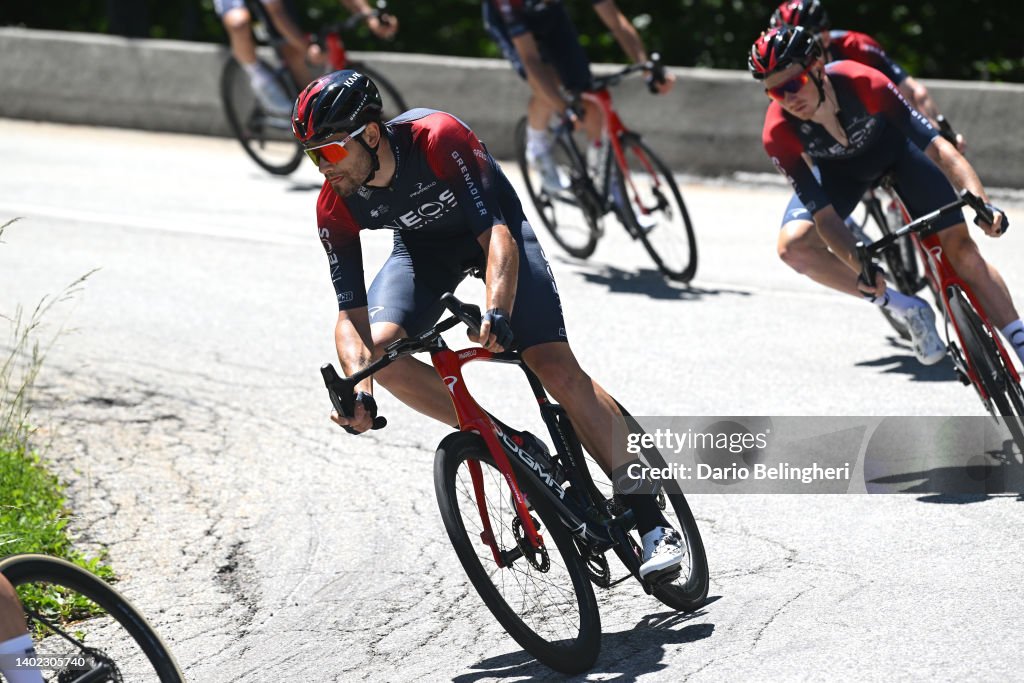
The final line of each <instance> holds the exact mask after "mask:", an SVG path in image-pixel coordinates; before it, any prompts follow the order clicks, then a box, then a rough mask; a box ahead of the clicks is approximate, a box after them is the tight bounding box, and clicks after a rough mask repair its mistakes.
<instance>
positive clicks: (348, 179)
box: [328, 154, 373, 198]
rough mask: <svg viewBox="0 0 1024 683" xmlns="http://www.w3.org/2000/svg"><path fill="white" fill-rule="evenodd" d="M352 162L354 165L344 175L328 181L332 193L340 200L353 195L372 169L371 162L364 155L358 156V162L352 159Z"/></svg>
mask: <svg viewBox="0 0 1024 683" xmlns="http://www.w3.org/2000/svg"><path fill="white" fill-rule="evenodd" d="M353 156H354V155H353ZM352 161H353V162H355V163H353V164H352V166H351V167H349V168H348V169H346V170H345V172H344V173H341V174H338V175H337V176H334V177H332V178H331V179H330V180H329V181H328V182H330V184H331V189H332V190H334V193H335V194H336V195H338V196H339V197H342V198H345V197H351V196H352V195H353V194H355V193H356V190H358V189H359V188H360V187H361V186H362V183H363V179H364V178H365V177H366V176H368V175H369V174H370V170H371V169H372V168H373V162H372V160H371V159H370V158H369V156H368V155H366V154H360V155H359V159H358V160H357V159H355V158H353V159H352Z"/></svg>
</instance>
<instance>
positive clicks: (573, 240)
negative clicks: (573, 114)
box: [515, 116, 601, 259]
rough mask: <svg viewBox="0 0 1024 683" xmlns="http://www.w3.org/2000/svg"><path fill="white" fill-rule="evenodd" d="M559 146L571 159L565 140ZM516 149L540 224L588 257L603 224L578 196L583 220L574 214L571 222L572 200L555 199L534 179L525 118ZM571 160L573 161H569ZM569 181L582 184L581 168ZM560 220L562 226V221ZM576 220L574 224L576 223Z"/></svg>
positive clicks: (561, 243)
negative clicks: (577, 219) (527, 143)
mask: <svg viewBox="0 0 1024 683" xmlns="http://www.w3.org/2000/svg"><path fill="white" fill-rule="evenodd" d="M555 144H556V148H557V149H558V150H560V154H561V156H562V157H563V158H564V157H568V158H569V159H571V156H572V155H570V154H568V153H567V152H565V146H566V145H565V142H563V141H562V140H558V141H556V143H555ZM515 148H516V162H517V163H518V164H519V171H520V173H521V174H522V177H523V183H524V184H525V185H526V192H527V194H528V195H529V196H530V201H531V202H532V203H533V208H534V210H535V211H536V212H537V215H538V216H539V217H540V221H541V223H543V224H544V227H545V228H546V229H547V231H548V232H549V233H550V234H551V237H553V238H554V240H555V242H557V243H558V246H560V247H561V248H562V249H564V250H565V252H566V253H567V254H569V255H570V256H573V257H575V258H578V259H586V258H589V257H590V256H591V255H592V254H593V253H594V250H595V249H597V240H598V238H599V237H600V234H601V231H600V227H599V226H598V225H597V224H596V221H597V220H598V219H597V217H596V216H595V217H589V216H588V215H587V212H586V211H585V210H584V209H583V208H582V205H580V202H579V199H578V198H577V199H575V200H574V201H575V202H576V203H577V204H578V206H576V207H575V209H572V210H575V211H578V212H579V214H580V217H581V218H582V219H583V220H582V224H580V221H576V220H575V218H576V216H573V219H574V220H572V221H570V220H568V219H567V218H566V217H565V213H566V212H570V211H571V210H570V209H569V207H570V206H571V204H570V202H568V201H562V200H559V199H558V198H552V197H551V196H550V195H549V194H548V192H547V190H545V189H544V188H543V187H542V186H541V184H540V182H539V180H537V179H535V178H534V173H533V171H532V170H531V168H530V164H529V162H528V161H527V160H526V117H525V116H524V117H523V118H521V119H519V122H518V123H517V124H516V129H515ZM570 163H571V162H570ZM569 175H570V182H572V183H577V184H578V183H579V182H581V180H580V179H581V178H582V174H581V172H580V170H579V169H572V170H571V172H570V174H569ZM566 192H567V195H566V198H567V197H568V195H569V194H572V193H573V190H572V189H570V190H567V191H566ZM556 205H557V206H561V207H563V208H564V211H563V213H562V216H561V220H560V216H559V214H558V211H559V210H558V209H556ZM560 222H561V225H559V223H560ZM574 223H575V225H574Z"/></svg>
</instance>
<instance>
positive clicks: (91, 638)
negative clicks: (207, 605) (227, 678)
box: [0, 555, 184, 683]
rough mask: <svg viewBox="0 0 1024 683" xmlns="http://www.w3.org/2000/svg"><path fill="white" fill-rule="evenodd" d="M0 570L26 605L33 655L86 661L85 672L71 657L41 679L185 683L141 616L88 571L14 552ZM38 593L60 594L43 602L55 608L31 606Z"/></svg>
mask: <svg viewBox="0 0 1024 683" xmlns="http://www.w3.org/2000/svg"><path fill="white" fill-rule="evenodd" d="M0 573H3V575H4V576H5V577H7V580H8V581H10V582H11V584H12V585H13V586H14V587H15V588H16V589H17V591H18V595H19V597H20V598H21V601H22V604H24V605H25V612H26V615H27V616H28V621H29V632H30V633H32V636H33V641H34V642H35V648H36V655H37V656H39V657H43V658H54V657H69V656H70V657H73V658H79V657H80V658H84V659H85V666H84V670H82V669H83V667H81V666H79V665H80V662H74V661H72V662H71V664H70V665H69V666H68V667H67V668H66V669H64V670H63V671H46V672H44V675H46V676H50V675H51V674H52V676H53V677H52V678H49V677H47V678H46V680H54V681H58V680H59V681H74V680H89V681H122V680H123V681H125V682H127V681H142V682H145V681H160V683H180V682H181V681H184V678H183V677H182V675H181V671H180V670H179V669H178V665H177V664H176V663H175V661H174V657H173V656H172V655H171V653H170V652H169V651H168V650H167V646H166V645H164V643H163V641H162V640H161V639H160V636H158V635H157V634H156V632H155V631H154V630H153V628H152V627H151V626H150V625H149V624H148V623H147V622H146V620H145V618H143V616H142V615H141V614H139V612H138V611H137V610H136V609H135V608H134V607H132V605H131V603H129V602H128V601H127V600H126V599H125V598H124V597H123V596H122V595H121V594H120V593H118V592H117V591H116V590H114V589H113V588H111V587H110V586H109V585H107V584H106V583H105V582H104V581H103V580H101V579H99V578H98V577H96V576H94V575H93V574H91V573H89V572H87V571H86V570H84V569H82V568H81V567H77V566H75V565H73V564H71V563H70V562H66V561H64V560H61V559H58V558H55V557H49V556H46V555H13V556H11V557H8V558H6V559H4V560H3V561H0ZM43 591H45V592H48V593H52V592H53V591H56V592H57V593H58V594H59V596H60V597H59V601H56V602H54V601H51V602H50V603H43V604H59V608H51V607H39V606H37V605H35V604H34V601H33V596H38V595H39V594H40V593H41V592H43ZM54 627H56V629H59V630H60V631H63V633H65V634H66V635H67V636H69V637H70V638H71V639H72V642H69V641H68V640H67V639H65V638H64V637H62V636H61V635H58V633H57V631H56V630H55V628H54ZM86 672H89V673H90V674H91V676H93V677H88V676H85V673H86ZM79 677H82V678H81V679H80V678H79Z"/></svg>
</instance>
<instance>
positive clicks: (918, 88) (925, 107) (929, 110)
mask: <svg viewBox="0 0 1024 683" xmlns="http://www.w3.org/2000/svg"><path fill="white" fill-rule="evenodd" d="M896 87H897V88H899V90H900V94H901V95H903V97H904V99H906V100H907V102H910V105H911V106H912V107H913V108H914V109H916V110H918V111H919V112H921V113H922V114H924V116H925V118H926V119H928V122H929V123H930V124H932V126H934V127H935V128H937V129H938V128H939V108H938V106H937V105H936V104H935V100H933V99H932V96H931V93H929V92H928V88H926V87H925V86H924V84H923V83H921V82H920V81H918V80H917V79H915V78H914V77H913V76H907V77H906V78H904V79H903V80H902V81H900V83H899V85H897V86H896ZM965 146H966V141H965V140H964V136H963V135H960V134H959V133H957V134H956V147H957V149H958V150H960V151H961V152H962V151H964V147H965Z"/></svg>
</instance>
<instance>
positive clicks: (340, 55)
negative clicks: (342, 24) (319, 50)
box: [324, 32, 348, 71]
mask: <svg viewBox="0 0 1024 683" xmlns="http://www.w3.org/2000/svg"><path fill="white" fill-rule="evenodd" d="M324 42H325V44H326V45H327V61H328V63H329V64H330V65H331V69H332V70H334V71H338V70H339V69H344V68H345V65H346V64H347V63H348V57H347V55H346V54H345V44H344V43H342V42H341V36H340V35H338V34H337V33H336V32H331V33H328V34H327V36H325V39H324Z"/></svg>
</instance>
